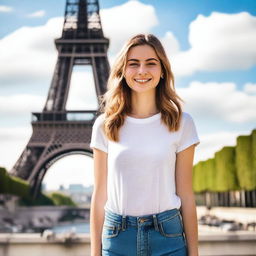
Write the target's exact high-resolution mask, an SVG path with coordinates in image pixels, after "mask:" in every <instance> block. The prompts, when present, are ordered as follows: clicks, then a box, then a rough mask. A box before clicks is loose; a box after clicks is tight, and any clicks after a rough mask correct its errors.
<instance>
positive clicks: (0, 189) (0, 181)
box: [0, 167, 7, 193]
mask: <svg viewBox="0 0 256 256" xmlns="http://www.w3.org/2000/svg"><path fill="white" fill-rule="evenodd" d="M6 175H7V171H6V169H5V168H3V167H0V193H4V191H5V190H6V187H7V178H6Z"/></svg>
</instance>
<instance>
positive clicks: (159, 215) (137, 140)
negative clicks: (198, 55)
mask: <svg viewBox="0 0 256 256" xmlns="http://www.w3.org/2000/svg"><path fill="white" fill-rule="evenodd" d="M179 100H181V98H180V97H179V96H178V95H177V94H176V92H175V88H174V78H173V74H172V71H171V67H170V63H169V60H168V58H167V56H166V54H165V50H164V48H163V46H162V44H161V42H160V41H159V40H158V38H156V37H155V36H154V35H152V34H149V35H144V34H139V35H136V36H135V37H133V38H131V39H130V40H129V41H128V42H127V43H126V44H125V45H124V47H123V49H122V50H121V52H120V53H119V56H118V58H117V60H116V62H115V64H114V65H113V67H112V70H111V73H110V76H109V80H108V90H107V92H106V93H105V94H104V96H103V100H102V104H101V111H102V112H103V113H102V114H101V115H100V116H98V118H97V119H96V120H95V123H94V125H93V131H92V137H91V143H90V147H91V148H93V154H94V192H93V196H92V201H91V215H90V216H91V218H90V227H91V255H94V256H96V255H129V256H131V255H153V256H154V255H174V254H175V255H180V256H185V255H188V254H189V255H190V256H196V255H198V248H197V218H196V208H195V201H194V195H193V191H192V165H193V154H194V147H195V146H196V145H198V144H199V138H198V136H197V131H196V127H195V125H194V122H193V119H192V117H191V116H190V115H189V114H188V113H186V112H183V111H182V109H181V104H180V102H179ZM124 253H125V254H124ZM173 253H174V254H173Z"/></svg>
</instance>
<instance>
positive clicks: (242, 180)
mask: <svg viewBox="0 0 256 256" xmlns="http://www.w3.org/2000/svg"><path fill="white" fill-rule="evenodd" d="M253 138H254V144H255V132H254V133H252V134H251V135H249V136H239V137H238V138H237V146H236V155H237V157H236V166H237V177H238V181H239V185H240V187H241V188H242V189H244V190H253V189H256V177H255V170H253V163H254V160H253ZM254 147H255V145H254ZM254 169H255V168H254Z"/></svg>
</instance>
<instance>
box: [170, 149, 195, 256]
mask: <svg viewBox="0 0 256 256" xmlns="http://www.w3.org/2000/svg"><path fill="white" fill-rule="evenodd" d="M194 151H195V145H192V146H190V147H188V148H187V149H185V150H183V151H181V152H179V153H177V156H176V168H175V169H176V193H177V195H178V196H179V197H180V198H181V214H182V218H183V223H184V231H185V235H186V239H187V245H188V255H189V256H198V227H197V214H196V204H195V197H194V192H193V188H192V176H193V174H192V169H193V159H194Z"/></svg>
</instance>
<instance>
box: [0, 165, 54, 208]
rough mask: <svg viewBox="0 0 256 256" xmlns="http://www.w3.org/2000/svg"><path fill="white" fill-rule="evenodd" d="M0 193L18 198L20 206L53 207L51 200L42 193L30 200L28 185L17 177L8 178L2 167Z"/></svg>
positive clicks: (0, 168) (0, 171)
mask: <svg viewBox="0 0 256 256" xmlns="http://www.w3.org/2000/svg"><path fill="white" fill-rule="evenodd" d="M0 193H1V194H9V195H15V196H19V197H20V200H19V202H20V204H21V205H26V206H34V205H54V202H53V200H52V199H51V198H50V197H48V196H46V195H44V194H42V193H40V194H39V195H38V197H37V198H36V199H34V198H32V196H31V194H30V186H29V183H28V182H27V181H25V180H23V179H21V178H19V177H15V176H10V175H9V174H8V172H7V171H6V169H5V168H2V167H0Z"/></svg>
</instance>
